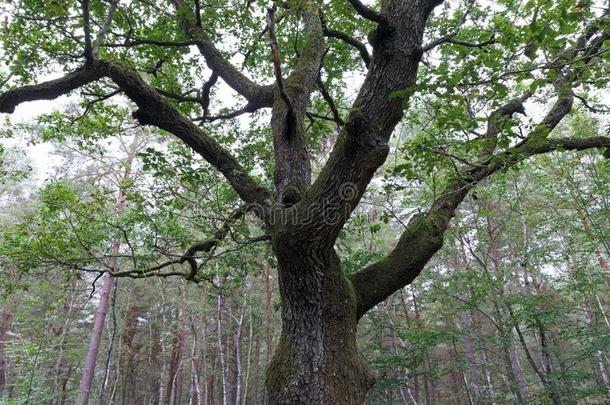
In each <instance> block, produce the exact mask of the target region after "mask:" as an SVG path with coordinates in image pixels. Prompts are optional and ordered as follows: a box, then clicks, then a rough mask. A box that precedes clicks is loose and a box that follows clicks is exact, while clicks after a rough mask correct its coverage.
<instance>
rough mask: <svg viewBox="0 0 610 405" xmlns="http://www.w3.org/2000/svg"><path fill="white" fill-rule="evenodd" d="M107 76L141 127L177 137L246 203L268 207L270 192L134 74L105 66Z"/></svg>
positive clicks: (112, 66) (122, 69) (116, 66)
mask: <svg viewBox="0 0 610 405" xmlns="http://www.w3.org/2000/svg"><path fill="white" fill-rule="evenodd" d="M108 76H109V77H110V78H111V79H112V80H113V81H114V82H115V83H116V84H117V85H118V86H119V87H120V88H121V89H122V90H123V91H124V92H125V94H126V95H127V96H128V97H129V98H130V99H131V100H132V101H133V102H134V103H135V104H136V105H137V106H138V108H139V109H138V110H137V111H135V112H134V114H133V116H134V118H136V119H137V120H138V121H139V122H140V124H142V125H154V126H156V127H158V128H161V129H163V130H165V131H167V132H170V133H172V134H174V135H175V136H177V137H178V138H180V139H181V140H182V141H184V143H186V144H187V145H189V146H190V147H191V148H192V149H193V150H194V151H195V152H197V153H198V154H200V155H201V156H202V157H203V158H204V159H205V160H207V161H208V162H209V163H210V164H211V165H212V166H214V167H215V168H217V169H218V170H219V171H220V172H221V173H222V174H223V175H224V176H225V178H226V179H227V180H228V181H229V183H230V184H231V185H232V186H233V188H234V189H235V191H237V193H238V194H239V196H240V197H241V198H242V199H243V200H244V201H245V202H246V203H248V204H258V205H260V206H261V207H263V206H267V205H268V201H269V200H270V193H269V192H268V191H267V190H266V189H265V188H263V187H262V186H260V185H258V184H256V182H255V181H254V180H253V179H252V178H251V177H250V176H249V175H248V173H247V172H246V171H245V169H244V168H243V167H242V166H241V165H240V164H239V162H238V161H237V160H236V159H235V158H234V157H233V156H232V155H231V154H230V153H229V152H228V151H227V150H226V149H224V148H223V147H222V146H221V145H220V144H218V143H217V142H216V141H215V140H214V139H212V138H211V137H210V136H209V135H208V134H206V133H205V132H204V131H203V130H202V129H201V128H199V127H198V126H197V125H195V124H194V123H193V122H191V121H190V120H189V119H187V118H186V117H185V116H184V115H182V114H181V113H180V112H178V111H177V110H176V109H175V108H174V107H173V106H172V105H171V104H169V103H168V102H167V101H165V100H164V99H163V98H162V97H161V96H160V95H159V93H157V92H156V91H155V90H154V89H153V88H152V87H150V86H149V85H148V84H147V83H146V82H144V80H142V78H141V77H140V76H139V75H138V74H137V73H136V72H135V71H133V70H131V69H128V68H125V67H122V66H118V65H115V64H108Z"/></svg>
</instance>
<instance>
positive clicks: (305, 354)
mask: <svg viewBox="0 0 610 405" xmlns="http://www.w3.org/2000/svg"><path fill="white" fill-rule="evenodd" d="M284 242H289V241H284V240H283V241H279V242H278V241H274V245H275V246H274V249H275V251H276V255H277V258H278V273H279V286H280V295H281V297H282V335H281V337H280V341H279V344H278V347H277V349H276V352H275V354H274V356H273V359H272V361H271V364H270V365H269V368H268V370H267V378H266V385H267V390H268V393H269V403H271V404H323V405H324V404H328V405H331V404H333V405H335V404H345V405H347V404H361V403H362V402H363V401H364V396H365V394H366V392H367V391H368V390H369V389H370V388H371V386H372V385H373V383H374V378H373V374H372V372H371V371H370V370H369V368H368V367H367V366H366V365H365V363H364V362H363V361H362V360H361V358H360V356H359V354H358V351H357V349H356V325H357V322H358V319H357V314H356V297H355V295H354V292H353V289H352V286H351V284H350V281H349V280H348V278H347V276H346V275H345V274H344V273H343V272H342V270H341V267H340V262H339V258H338V256H337V254H336V253H335V251H334V249H332V248H330V249H324V248H322V249H305V250H300V249H298V248H295V247H292V248H289V247H288V246H285V245H284V246H283V244H284Z"/></svg>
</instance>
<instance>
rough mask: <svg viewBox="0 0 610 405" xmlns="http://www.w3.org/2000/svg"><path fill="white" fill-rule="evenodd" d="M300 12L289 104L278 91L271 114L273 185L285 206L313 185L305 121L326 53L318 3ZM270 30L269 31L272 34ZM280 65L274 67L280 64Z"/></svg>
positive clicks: (288, 80) (286, 83)
mask: <svg viewBox="0 0 610 405" xmlns="http://www.w3.org/2000/svg"><path fill="white" fill-rule="evenodd" d="M300 13H301V20H302V22H303V30H302V34H303V46H302V48H301V49H300V52H299V56H298V59H297V61H296V63H295V65H294V69H293V70H292V72H291V73H290V74H289V75H288V77H287V78H286V80H285V81H284V88H285V92H286V95H287V96H288V98H289V100H290V104H287V103H286V101H285V96H283V95H281V89H278V93H276V94H277V96H276V99H275V102H274V105H273V111H272V115H271V127H272V131H273V146H274V154H275V168H274V183H275V187H276V192H277V196H278V197H279V198H280V200H281V202H282V203H283V204H284V205H286V206H288V205H293V204H295V203H296V202H297V201H299V200H300V199H301V196H302V194H303V192H304V191H305V190H306V189H307V188H308V187H309V185H310V184H311V163H310V160H309V155H308V151H307V139H306V138H305V129H304V123H303V122H304V118H305V113H306V111H307V105H308V103H309V99H310V96H311V93H312V92H313V91H314V90H315V87H316V79H317V77H318V74H319V72H320V65H321V61H322V55H323V53H324V34H323V32H322V23H321V20H320V15H319V14H318V7H317V5H316V3H315V2H313V1H311V0H309V1H305V2H303V4H302V7H301V8H300ZM271 28H272V27H270V30H269V31H272V29H271ZM277 62H279V61H276V62H275V63H274V64H275V65H277ZM278 80H280V78H278Z"/></svg>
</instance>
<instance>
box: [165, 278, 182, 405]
mask: <svg viewBox="0 0 610 405" xmlns="http://www.w3.org/2000/svg"><path fill="white" fill-rule="evenodd" d="M180 295H181V300H180V307H179V309H178V330H177V331H176V334H175V337H174V347H173V350H172V359H171V362H170V371H169V376H168V380H167V394H166V395H167V403H168V404H169V405H180V404H181V402H182V388H183V385H184V371H183V363H184V345H185V341H186V326H185V322H186V321H185V316H186V315H185V311H186V287H185V285H184V281H182V282H181V283H180Z"/></svg>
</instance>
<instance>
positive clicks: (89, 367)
mask: <svg viewBox="0 0 610 405" xmlns="http://www.w3.org/2000/svg"><path fill="white" fill-rule="evenodd" d="M112 251H113V254H115V255H116V254H118V253H119V247H118V243H117V244H115V245H114V246H113V249H112ZM115 262H116V259H115V258H113V259H112V264H111V266H112V267H113V268H114V267H115V265H116V263H115ZM103 279H104V282H103V284H102V289H101V292H100V302H99V304H98V307H97V311H96V313H95V318H94V321H93V329H92V331H91V340H90V341H89V347H88V349H87V355H86V357H85V364H84V366H83V376H82V379H81V381H80V387H79V394H78V397H77V399H76V404H77V405H87V404H88V403H89V394H90V393H91V387H92V385H93V376H94V373H95V362H96V360H97V353H98V352H99V348H100V342H101V340H102V331H103V330H104V322H105V321H106V313H107V312H108V306H109V303H110V299H109V297H110V292H111V290H112V283H113V278H112V277H111V276H110V275H108V274H107V273H106V274H104V276H103Z"/></svg>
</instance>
